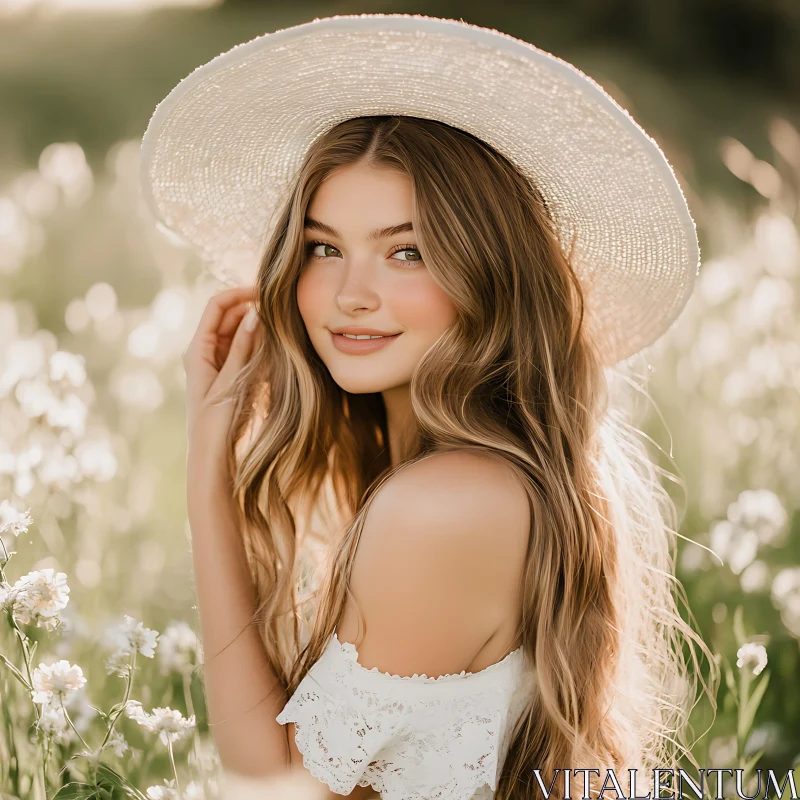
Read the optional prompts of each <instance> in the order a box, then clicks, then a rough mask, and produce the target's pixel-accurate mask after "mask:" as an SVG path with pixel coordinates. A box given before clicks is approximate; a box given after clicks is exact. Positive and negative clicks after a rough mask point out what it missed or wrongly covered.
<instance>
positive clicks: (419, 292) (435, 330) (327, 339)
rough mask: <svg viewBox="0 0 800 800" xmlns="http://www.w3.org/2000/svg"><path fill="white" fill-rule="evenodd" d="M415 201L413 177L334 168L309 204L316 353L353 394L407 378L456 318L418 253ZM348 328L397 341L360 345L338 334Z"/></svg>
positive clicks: (302, 284) (309, 293)
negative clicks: (413, 213)
mask: <svg viewBox="0 0 800 800" xmlns="http://www.w3.org/2000/svg"><path fill="white" fill-rule="evenodd" d="M411 200H412V187H411V179H410V178H409V177H408V176H407V175H404V174H402V173H399V172H396V171H394V170H390V169H385V168H375V167H368V166H364V165H361V164H355V165H352V166H347V167H340V168H339V169H337V170H336V171H334V172H333V173H331V174H330V175H329V177H328V179H327V180H326V181H325V182H324V183H323V184H322V185H321V186H320V187H319V188H318V189H317V190H316V192H315V193H314V196H313V198H312V200H311V203H310V205H309V208H308V213H307V216H306V220H305V240H306V248H307V249H306V259H305V265H304V267H303V270H302V273H301V275H300V277H299V279H298V283H297V305H298V308H299V310H300V315H301V316H302V318H303V322H304V323H305V326H306V330H307V331H308V335H309V337H310V338H311V342H312V344H313V345H314V349H315V350H316V351H317V353H318V354H319V357H320V358H321V359H322V361H323V362H324V364H325V366H326V367H327V368H328V370H329V371H330V373H331V376H332V377H333V379H334V380H335V381H336V383H338V384H339V386H341V387H342V388H343V389H344V390H345V391H347V392H351V393H354V394H358V393H365V392H383V391H386V390H388V389H393V388H395V387H397V386H402V385H404V384H408V383H409V382H410V381H411V375H412V373H413V371H414V368H415V367H416V365H417V363H418V362H419V360H420V358H421V357H422V355H423V354H424V353H425V351H426V350H428V348H429V347H430V346H431V345H432V344H433V343H434V342H435V341H436V340H437V339H438V338H439V337H440V336H441V335H442V333H443V332H444V331H445V330H446V329H447V328H448V327H450V325H451V324H452V323H453V321H454V319H455V311H454V308H453V305H452V303H451V301H450V298H449V297H448V296H447V294H446V293H445V291H444V289H442V287H441V286H439V284H437V283H436V281H434V279H433V277H432V276H431V274H430V273H429V272H428V269H427V267H426V266H425V263H424V262H423V261H422V260H421V258H422V256H421V253H420V252H419V250H418V249H416V241H417V240H416V236H415V234H414V231H413V230H411ZM322 226H325V227H324V228H323V227H322ZM399 226H402V229H401V230H397V231H390V230H385V229H390V228H394V227H399ZM342 329H344V330H345V331H348V332H349V331H352V332H353V333H356V334H365V333H370V334H372V333H382V334H388V335H391V337H392V338H388V337H387V338H385V339H375V340H367V341H353V340H349V339H347V338H346V337H344V336H342V335H340V334H334V331H340V330H342ZM361 329H366V330H361ZM376 345H380V346H377V347H376Z"/></svg>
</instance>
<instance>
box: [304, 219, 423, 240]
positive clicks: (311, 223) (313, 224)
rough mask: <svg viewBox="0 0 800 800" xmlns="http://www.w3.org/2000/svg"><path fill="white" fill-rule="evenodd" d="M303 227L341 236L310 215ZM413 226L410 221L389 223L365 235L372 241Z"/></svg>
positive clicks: (409, 229)
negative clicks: (395, 223)
mask: <svg viewBox="0 0 800 800" xmlns="http://www.w3.org/2000/svg"><path fill="white" fill-rule="evenodd" d="M303 227H304V228H306V229H307V230H317V231H319V232H320V233H325V234H327V235H328V236H333V237H335V238H336V239H341V238H342V236H341V234H340V233H339V231H337V230H336V228H332V227H331V226H330V225H326V224H325V223H324V222H318V221H317V220H315V219H311V217H306V219H305V223H304V226H303ZM413 230H414V228H413V227H412V225H411V223H410V222H403V223H401V224H400V225H390V226H389V227H388V228H378V229H377V230H374V231H372V233H370V234H369V236H367V240H368V241H373V240H375V239H387V238H388V237H389V236H394V235H395V234H397V233H404V232H405V231H413Z"/></svg>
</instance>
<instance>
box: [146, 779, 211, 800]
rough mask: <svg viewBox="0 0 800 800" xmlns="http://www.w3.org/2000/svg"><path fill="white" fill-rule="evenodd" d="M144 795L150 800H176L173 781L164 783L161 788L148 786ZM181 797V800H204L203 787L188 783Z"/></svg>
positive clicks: (176, 794) (176, 793)
mask: <svg viewBox="0 0 800 800" xmlns="http://www.w3.org/2000/svg"><path fill="white" fill-rule="evenodd" d="M146 794H147V797H148V798H149V799H150V800H178V790H177V789H176V788H175V781H174V780H170V781H164V785H163V786H150V787H149V788H148V789H147V792H146ZM182 795H183V800H205V793H204V792H203V787H202V786H201V785H200V784H199V783H195V782H194V781H190V782H189V785H188V786H186V788H185V789H184V790H183V792H182Z"/></svg>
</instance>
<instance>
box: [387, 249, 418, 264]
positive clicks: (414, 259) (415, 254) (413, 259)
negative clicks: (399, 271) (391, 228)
mask: <svg viewBox="0 0 800 800" xmlns="http://www.w3.org/2000/svg"><path fill="white" fill-rule="evenodd" d="M397 253H413V256H412V257H411V258H401V259H399V260H400V261H407V262H409V263H411V264H415V263H421V262H422V253H420V252H419V250H417V248H416V247H401V248H399V249H397V250H395V251H394V253H393V254H392V255H393V256H394V255H396V254H397Z"/></svg>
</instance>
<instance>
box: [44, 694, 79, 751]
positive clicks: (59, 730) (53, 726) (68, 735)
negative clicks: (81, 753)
mask: <svg viewBox="0 0 800 800" xmlns="http://www.w3.org/2000/svg"><path fill="white" fill-rule="evenodd" d="M37 727H38V728H39V729H40V730H42V731H43V732H44V734H45V735H46V736H48V737H49V738H51V739H53V741H55V742H56V743H57V744H62V745H68V744H70V743H71V742H72V741H73V740H75V739H77V738H78V737H77V736H76V735H75V732H74V731H73V730H72V728H71V727H70V724H69V723H68V722H67V718H66V716H64V711H63V710H62V709H61V708H59V707H58V706H57V705H51V704H50V703H45V704H44V705H43V706H42V713H41V716H40V717H39V721H38V723H37Z"/></svg>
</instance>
